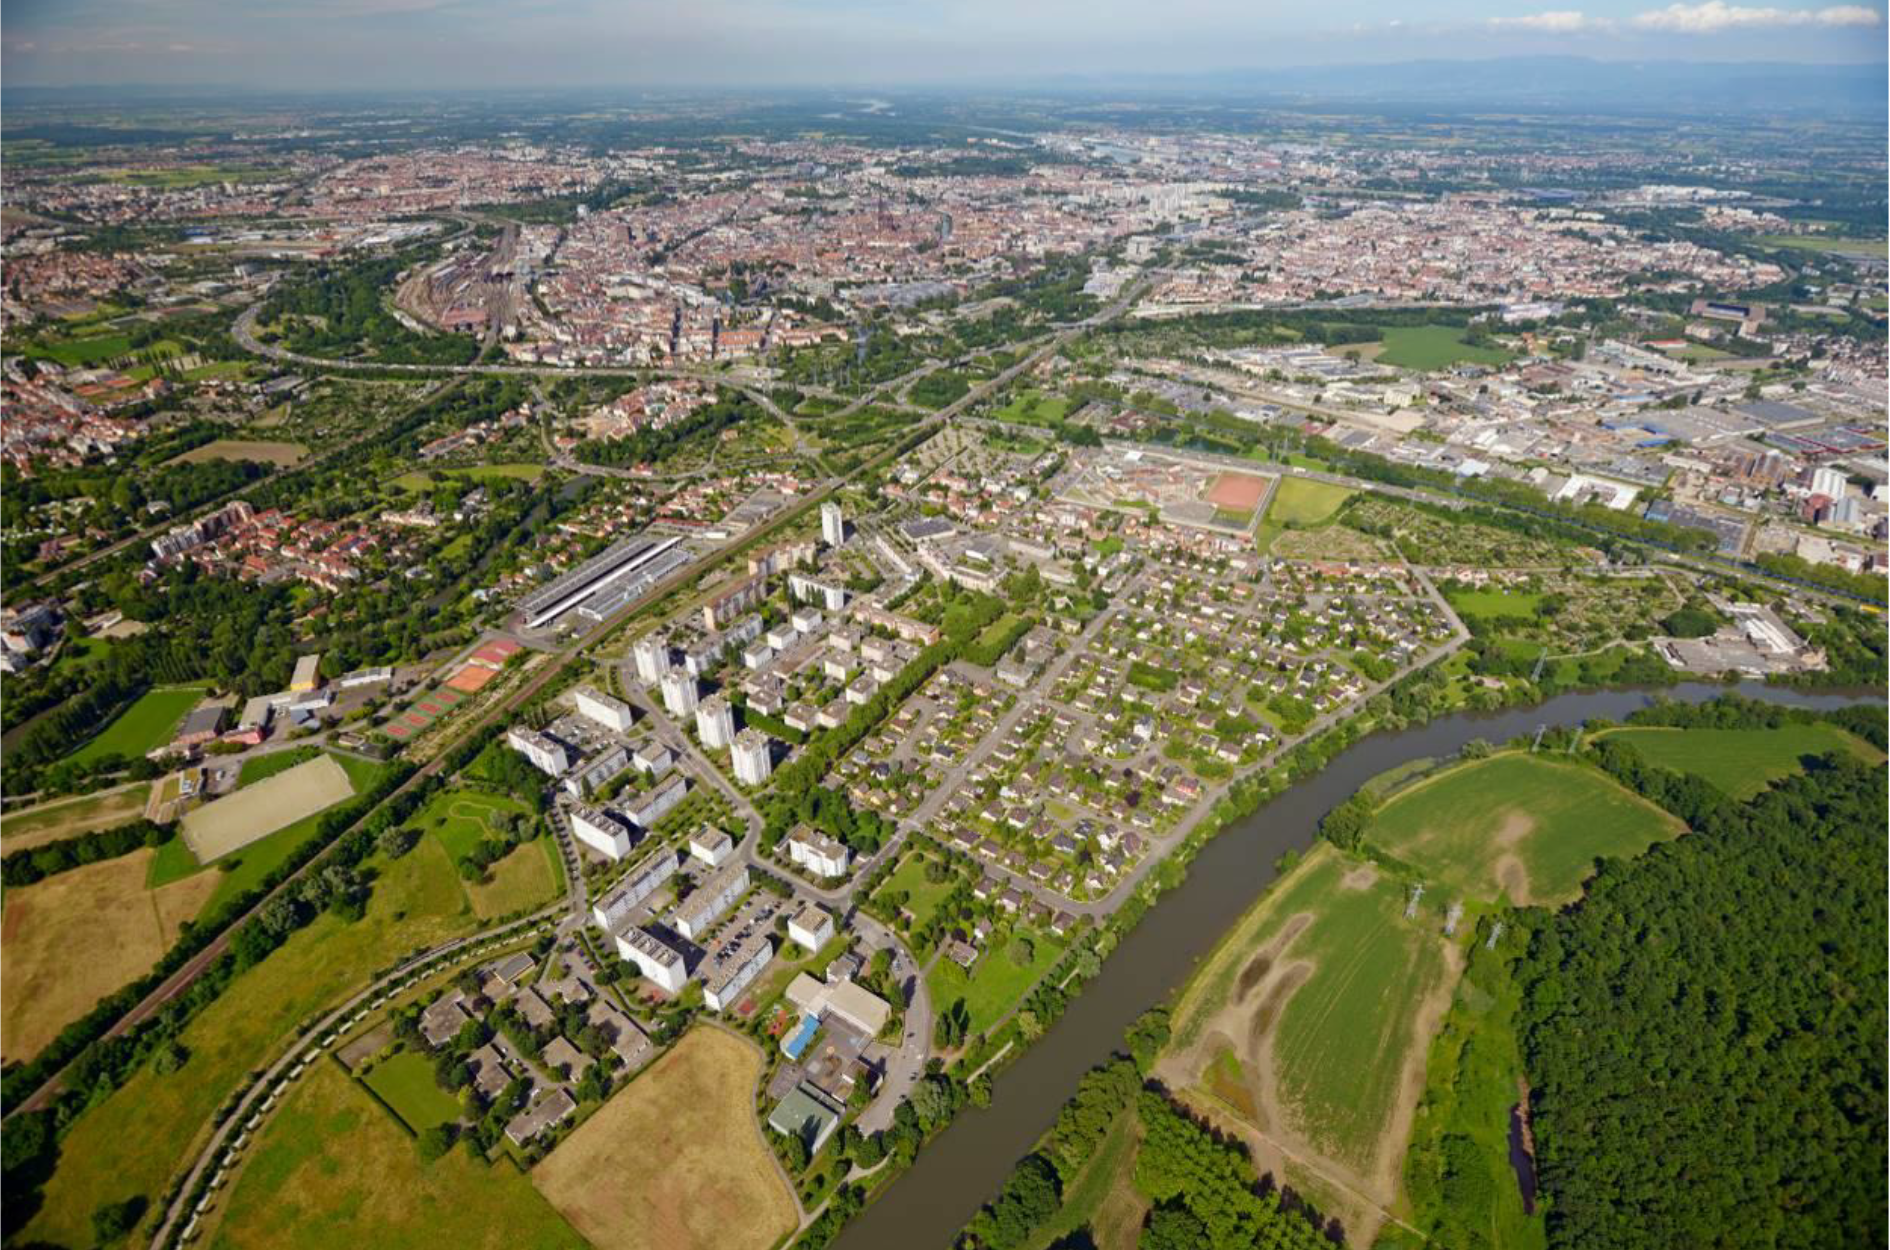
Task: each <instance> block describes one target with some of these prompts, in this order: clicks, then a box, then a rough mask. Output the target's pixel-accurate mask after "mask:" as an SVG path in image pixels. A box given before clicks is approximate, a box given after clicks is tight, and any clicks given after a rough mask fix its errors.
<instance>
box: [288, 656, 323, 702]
mask: <svg viewBox="0 0 1890 1250" xmlns="http://www.w3.org/2000/svg"><path fill="white" fill-rule="evenodd" d="M321 670H322V657H321V655H320V653H317V654H315V655H304V656H298V657H296V661H295V675H294V676H293V677H291V678H290V679H289V691H290V693H292V694H307V693H309V692H310V691H312V690H317V689H320V688H321V684H322V671H321Z"/></svg>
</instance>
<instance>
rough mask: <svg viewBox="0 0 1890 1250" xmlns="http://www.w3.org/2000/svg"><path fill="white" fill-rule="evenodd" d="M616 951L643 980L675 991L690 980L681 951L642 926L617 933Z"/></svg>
mask: <svg viewBox="0 0 1890 1250" xmlns="http://www.w3.org/2000/svg"><path fill="white" fill-rule="evenodd" d="M617 953H618V954H619V955H621V956H623V957H624V958H625V959H627V960H629V961H630V962H631V963H633V964H635V965H636V966H637V971H638V972H640V973H642V974H643V977H644V979H645V980H647V981H650V982H651V983H653V984H655V985H660V986H662V987H663V988H664V989H665V990H668V991H669V992H670V993H672V994H675V993H677V992H679V991H680V990H681V989H682V987H683V986H685V985H687V984H688V983H689V969H688V966H687V965H686V964H685V963H684V961H683V957H682V952H681V951H679V950H677V949H676V948H675V947H673V946H671V945H669V944H668V943H667V942H664V941H662V940H661V939H660V938H657V937H656V936H655V935H653V934H650V933H648V932H645V931H644V930H642V929H626V930H625V931H624V932H622V933H619V934H618V935H617Z"/></svg>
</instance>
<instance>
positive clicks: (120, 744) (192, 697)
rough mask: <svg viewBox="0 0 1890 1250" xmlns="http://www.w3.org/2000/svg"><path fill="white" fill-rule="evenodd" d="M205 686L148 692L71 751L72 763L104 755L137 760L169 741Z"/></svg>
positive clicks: (79, 762) (99, 757)
mask: <svg viewBox="0 0 1890 1250" xmlns="http://www.w3.org/2000/svg"><path fill="white" fill-rule="evenodd" d="M205 689H207V687H204V686H163V687H160V688H158V689H155V690H147V691H145V692H144V693H143V694H141V695H139V696H138V699H137V702H135V703H133V704H132V705H131V706H130V707H128V708H126V709H125V711H124V714H123V715H121V716H120V717H119V718H118V719H117V720H115V721H113V722H112V723H111V724H109V725H107V726H105V728H104V729H103V730H101V731H100V732H99V734H98V735H97V736H96V737H94V738H93V739H92V740H91V741H89V742H87V743H86V744H85V745H84V746H82V747H80V748H79V749H78V750H76V751H74V752H73V753H72V754H71V756H69V757H68V758H70V759H71V760H72V761H73V762H74V763H78V764H86V763H90V762H91V761H93V760H96V759H101V758H103V757H105V756H107V755H123V756H126V757H128V758H132V759H136V758H137V757H139V756H141V755H144V754H146V753H147V752H150V751H154V750H156V749H157V748H158V747H161V746H163V745H164V744H165V743H167V742H169V741H170V740H171V738H172V737H173V736H174V735H175V734H176V732H177V726H178V725H179V723H181V722H182V721H183V719H184V714H185V713H187V712H189V711H190V709H192V708H194V707H196V706H197V704H198V703H199V702H201V701H202V700H203V695H204V691H205Z"/></svg>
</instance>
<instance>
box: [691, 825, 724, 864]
mask: <svg viewBox="0 0 1890 1250" xmlns="http://www.w3.org/2000/svg"><path fill="white" fill-rule="evenodd" d="M689 853H690V854H691V855H693V856H695V857H696V858H697V859H699V860H701V861H702V862H703V863H705V864H707V865H708V866H709V867H711V868H720V867H721V866H722V865H723V864H726V863H727V862H728V857H729V856H730V855H733V854H734V853H735V839H734V838H731V837H729V836H728V833H727V831H726V830H722V829H716V828H713V827H711V826H709V825H704V826H703V827H702V828H700V829H698V830H696V831H695V832H694V833H692V834H690V835H689Z"/></svg>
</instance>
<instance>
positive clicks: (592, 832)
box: [571, 807, 633, 860]
mask: <svg viewBox="0 0 1890 1250" xmlns="http://www.w3.org/2000/svg"><path fill="white" fill-rule="evenodd" d="M571 835H572V836H573V837H575V838H576V839H577V840H578V841H580V842H582V843H584V845H586V846H588V847H590V848H591V849H592V850H594V851H596V852H597V853H598V854H599V855H602V856H603V857H604V858H605V859H609V860H619V859H622V858H623V857H624V856H626V855H628V854H629V853H630V847H631V845H632V841H633V839H632V838H631V836H630V830H628V829H626V828H625V827H624V825H623V822H622V821H620V820H618V819H617V817H616V816H615V815H614V814H612V813H610V812H607V811H604V810H602V809H601V808H596V807H574V808H572V809H571Z"/></svg>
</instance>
